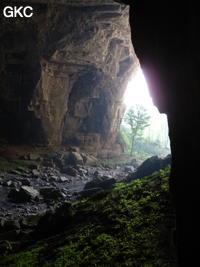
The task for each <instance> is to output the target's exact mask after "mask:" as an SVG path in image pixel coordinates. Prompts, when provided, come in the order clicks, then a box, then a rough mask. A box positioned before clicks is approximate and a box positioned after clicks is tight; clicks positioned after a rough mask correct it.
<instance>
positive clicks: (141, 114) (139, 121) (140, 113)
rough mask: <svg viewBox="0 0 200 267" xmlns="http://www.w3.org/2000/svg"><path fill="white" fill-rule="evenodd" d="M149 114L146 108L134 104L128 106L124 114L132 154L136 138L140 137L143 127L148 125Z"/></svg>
mask: <svg viewBox="0 0 200 267" xmlns="http://www.w3.org/2000/svg"><path fill="white" fill-rule="evenodd" d="M149 119H150V116H149V115H148V114H147V110H146V109H145V107H143V106H142V105H135V106H133V107H132V108H130V109H129V110H128V111H127V112H126V114H125V116H124V121H125V122H126V123H127V125H128V126H129V129H130V130H129V135H130V139H131V151H130V155H132V154H133V146H134V142H135V140H136V139H138V138H141V137H142V135H143V132H144V129H145V128H146V127H147V126H149Z"/></svg>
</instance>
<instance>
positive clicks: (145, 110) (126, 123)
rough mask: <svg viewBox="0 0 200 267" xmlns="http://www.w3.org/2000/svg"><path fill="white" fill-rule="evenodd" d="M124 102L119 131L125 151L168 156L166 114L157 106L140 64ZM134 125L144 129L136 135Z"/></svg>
mask: <svg viewBox="0 0 200 267" xmlns="http://www.w3.org/2000/svg"><path fill="white" fill-rule="evenodd" d="M124 104H125V107H126V111H125V114H124V117H123V119H122V123H121V127H120V133H121V137H122V142H123V145H124V152H125V154H129V155H131V156H137V157H141V158H143V159H146V158H148V157H150V156H159V157H165V156H167V155H168V154H170V153H171V151H170V140H169V135H168V123H167V115H166V114H161V113H160V112H159V110H158V108H157V107H156V106H155V105H154V103H153V100H152V98H151V96H150V93H149V88H148V84H147V82H146V80H145V77H144V74H143V72H142V69H141V68H140V67H138V68H137V69H136V70H135V72H134V73H133V74H132V76H131V78H130V80H129V82H128V85H127V88H126V91H125V94H124ZM130 120H132V124H133V125H132V126H131V121H130ZM131 128H132V129H131ZM133 128H135V129H137V128H139V129H140V128H141V129H140V130H138V131H137V130H136V131H135V135H134V130H133Z"/></svg>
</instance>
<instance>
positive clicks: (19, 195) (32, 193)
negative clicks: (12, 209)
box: [8, 186, 39, 203]
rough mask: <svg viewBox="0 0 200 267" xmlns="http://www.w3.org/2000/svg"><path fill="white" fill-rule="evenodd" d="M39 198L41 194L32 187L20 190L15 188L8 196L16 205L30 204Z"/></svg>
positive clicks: (23, 187) (24, 187)
mask: <svg viewBox="0 0 200 267" xmlns="http://www.w3.org/2000/svg"><path fill="white" fill-rule="evenodd" d="M36 197H39V192H38V191H37V190H36V189H34V188H33V187H32V186H22V187H21V188H20V189H17V188H13V189H11V190H10V192H9V194H8V198H9V199H10V200H11V201H13V202H16V203H21V202H28V201H30V200H34V199H35V198H36Z"/></svg>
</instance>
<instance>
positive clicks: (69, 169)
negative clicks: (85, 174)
mask: <svg viewBox="0 0 200 267" xmlns="http://www.w3.org/2000/svg"><path fill="white" fill-rule="evenodd" d="M62 172H63V173H66V174H68V175H70V176H74V177H76V176H77V175H78V170H76V169H75V168H73V167H67V168H63V170H62Z"/></svg>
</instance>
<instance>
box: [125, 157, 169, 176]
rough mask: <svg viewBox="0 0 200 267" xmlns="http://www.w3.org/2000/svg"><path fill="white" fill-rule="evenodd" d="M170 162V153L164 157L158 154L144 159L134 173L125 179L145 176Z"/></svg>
mask: <svg viewBox="0 0 200 267" xmlns="http://www.w3.org/2000/svg"><path fill="white" fill-rule="evenodd" d="M170 164H171V155H168V156H167V157H165V158H164V159H162V158H159V157H158V156H153V157H151V158H148V159H147V160H145V161H144V162H143V163H142V164H141V165H140V166H139V167H138V168H137V170H136V172H135V173H133V174H131V175H129V176H128V177H127V180H128V181H130V180H133V179H139V178H143V177H145V176H148V175H151V174H152V173H153V172H155V171H158V170H160V169H164V168H165V167H167V166H168V165H170Z"/></svg>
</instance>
